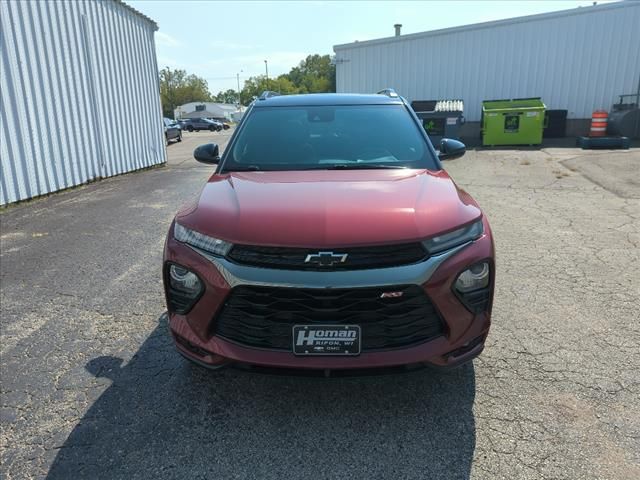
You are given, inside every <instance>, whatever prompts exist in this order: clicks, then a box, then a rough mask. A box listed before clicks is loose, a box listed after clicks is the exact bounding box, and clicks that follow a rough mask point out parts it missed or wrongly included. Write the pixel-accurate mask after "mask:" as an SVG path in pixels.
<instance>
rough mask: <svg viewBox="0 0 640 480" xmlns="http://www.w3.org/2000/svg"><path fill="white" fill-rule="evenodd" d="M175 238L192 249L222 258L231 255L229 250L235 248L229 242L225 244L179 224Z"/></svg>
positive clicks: (175, 231)
mask: <svg viewBox="0 0 640 480" xmlns="http://www.w3.org/2000/svg"><path fill="white" fill-rule="evenodd" d="M173 236H174V237H175V239H176V240H178V241H179V242H182V243H186V244H189V245H191V246H192V247H196V248H199V249H201V250H204V251H205V252H209V253H213V254H214V255H220V256H221V257H224V256H225V255H226V254H227V253H229V250H231V247H233V244H231V243H229V242H225V241H224V240H220V239H219V238H213V237H209V236H208V235H203V234H202V233H199V232H196V231H195V230H189V229H188V228H185V227H183V226H182V225H180V224H179V223H178V222H176V223H175V227H174V229H173Z"/></svg>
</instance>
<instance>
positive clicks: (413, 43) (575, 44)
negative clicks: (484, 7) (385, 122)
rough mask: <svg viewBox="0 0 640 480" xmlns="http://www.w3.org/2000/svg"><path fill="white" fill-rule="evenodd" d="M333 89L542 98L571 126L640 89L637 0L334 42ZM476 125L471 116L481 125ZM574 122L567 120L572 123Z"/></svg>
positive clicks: (476, 99)
mask: <svg viewBox="0 0 640 480" xmlns="http://www.w3.org/2000/svg"><path fill="white" fill-rule="evenodd" d="M333 49H334V52H335V63H336V83H337V91H338V92H353V93H371V92H375V91H378V90H380V89H382V88H385V87H393V88H395V89H396V90H397V91H398V93H400V94H401V95H403V96H404V97H406V98H407V99H409V100H410V101H412V100H430V99H451V98H456V99H457V98H461V99H463V100H464V105H465V112H464V115H465V117H466V119H467V120H468V121H470V122H479V121H480V115H481V108H482V101H483V100H490V99H508V98H527V97H542V99H543V101H544V102H545V104H546V105H547V108H550V109H565V110H568V118H569V119H574V122H573V124H574V128H573V131H574V132H575V131H579V130H581V129H584V128H585V126H586V125H587V122H585V121H582V122H580V121H576V120H575V119H587V118H590V117H591V113H592V112H593V110H596V109H605V110H609V108H610V107H611V105H612V104H613V103H615V102H617V101H618V95H620V94H633V93H636V92H637V91H638V90H639V89H640V2H632V1H624V2H618V3H611V4H604V5H597V6H591V7H581V8H575V9H572V10H564V11H560V12H553V13H547V14H541V15H531V16H526V17H518V18H512V19H508V20H500V21H494V22H486V23H479V24H474V25H467V26H462V27H454V28H446V29H443V30H435V31H430V32H424V33H415V34H411V35H398V36H394V37H390V38H382V39H378V40H370V41H363V42H355V43H349V44H343V45H336V46H334V47H333ZM477 125H478V124H476V127H477ZM571 130H572V129H571V121H570V128H569V131H571Z"/></svg>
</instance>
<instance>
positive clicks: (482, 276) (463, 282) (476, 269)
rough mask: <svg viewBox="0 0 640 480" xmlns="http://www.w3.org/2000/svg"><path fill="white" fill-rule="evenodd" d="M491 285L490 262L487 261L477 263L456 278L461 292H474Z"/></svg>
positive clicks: (457, 286) (456, 285)
mask: <svg viewBox="0 0 640 480" xmlns="http://www.w3.org/2000/svg"><path fill="white" fill-rule="evenodd" d="M488 285H489V264H488V263H487V262H482V263H476V264H475V265H473V266H471V267H470V268H468V269H467V270H465V271H464V272H462V273H461V274H460V275H459V276H458V279H457V280H456V284H455V288H456V290H457V291H458V292H460V293H467V292H472V291H474V290H479V289H481V288H485V287H487V286H488Z"/></svg>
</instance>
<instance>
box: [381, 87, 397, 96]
mask: <svg viewBox="0 0 640 480" xmlns="http://www.w3.org/2000/svg"><path fill="white" fill-rule="evenodd" d="M377 94H378V95H386V96H387V97H390V98H398V97H399V96H400V95H398V94H397V93H396V91H395V90H394V89H393V88H385V89H384V90H380V91H379V92H377Z"/></svg>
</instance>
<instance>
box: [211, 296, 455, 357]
mask: <svg viewBox="0 0 640 480" xmlns="http://www.w3.org/2000/svg"><path fill="white" fill-rule="evenodd" d="M384 292H402V296H399V297H396V298H380V296H381V295H382V293H384ZM305 324H341V325H342V324H344V325H360V327H361V329H362V350H363V351H368V350H369V351H370V350H379V349H392V348H400V347H405V346H408V345H413V344H417V343H421V342H425V341H427V340H429V339H432V338H434V337H437V336H439V335H442V334H443V333H444V325H443V322H442V320H441V318H440V315H439V314H438V312H437V311H436V309H435V307H434V305H433V304H432V303H431V300H430V299H429V297H427V296H426V295H425V293H424V291H423V290H422V289H421V288H420V287H418V286H416V285H410V286H394V287H380V288H356V289H300V288H276V287H253V286H251V287H250V286H240V287H236V288H234V289H233V290H232V291H231V294H230V295H229V297H228V299H227V301H226V302H225V304H224V306H223V307H222V310H221V311H220V313H219V314H218V316H217V318H215V319H214V321H213V324H212V325H213V333H214V334H215V335H218V336H221V337H224V338H227V339H229V340H232V341H234V342H237V343H240V344H243V345H247V346H251V347H259V348H268V349H276V350H289V351H290V350H292V327H293V325H305Z"/></svg>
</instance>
